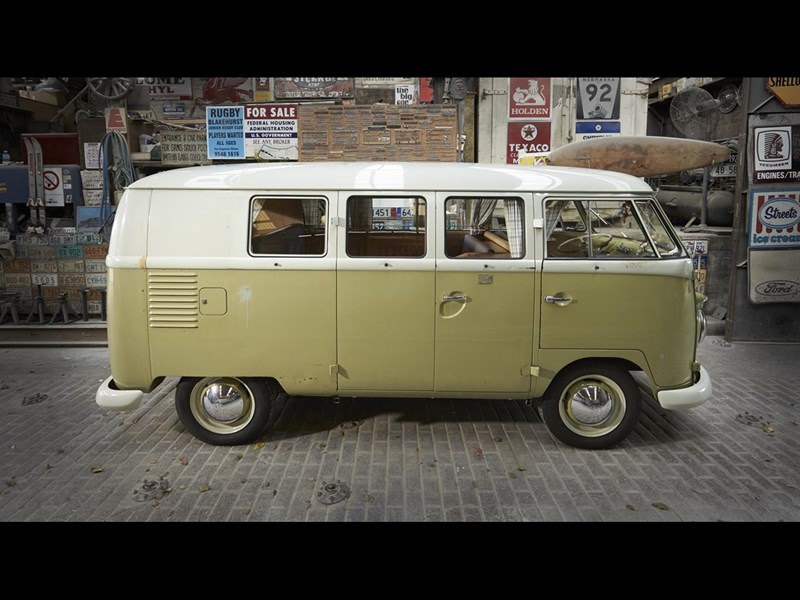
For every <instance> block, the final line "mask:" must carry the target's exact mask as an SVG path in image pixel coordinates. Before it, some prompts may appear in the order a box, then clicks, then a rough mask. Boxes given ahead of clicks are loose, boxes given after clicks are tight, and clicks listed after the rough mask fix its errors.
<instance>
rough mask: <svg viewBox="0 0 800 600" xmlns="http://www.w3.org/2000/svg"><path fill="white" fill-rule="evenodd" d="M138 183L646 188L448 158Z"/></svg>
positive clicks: (611, 177)
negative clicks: (462, 161) (461, 161)
mask: <svg viewBox="0 0 800 600" xmlns="http://www.w3.org/2000/svg"><path fill="white" fill-rule="evenodd" d="M129 187H130V188H144V189H187V188H188V189H224V190H232V189H237V190H387V191H389V190H390V191H402V190H417V191H424V190H434V191H435V190H448V191H465V192H467V191H470V192H479V191H511V190H518V191H540V190H541V191H544V190H548V191H555V190H558V191H565V192H587V191H590V192H650V191H652V190H651V188H650V186H648V185H647V184H646V183H645V182H644V180H642V179H640V178H638V177H633V176H631V175H626V174H624V173H616V172H612V171H600V170H597V169H583V168H573V167H549V166H536V167H534V166H527V165H522V166H520V165H496V164H483V163H448V162H342V161H330V162H299V163H268V164H267V163H249V164H243V163H237V164H228V165H224V164H223V165H211V166H206V167H188V168H181V169H173V170H169V171H161V172H160V173H156V174H154V175H150V176H148V177H144V178H142V179H140V180H138V181H135V182H134V183H132V184H131V185H130V186H129Z"/></svg>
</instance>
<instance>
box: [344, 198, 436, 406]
mask: <svg viewBox="0 0 800 600" xmlns="http://www.w3.org/2000/svg"><path fill="white" fill-rule="evenodd" d="M432 204H433V194H430V193H409V192H402V193H395V194H393V193H386V192H381V193H366V192H365V193H354V194H351V195H347V196H346V195H344V194H340V203H339V206H340V207H341V209H340V210H341V212H340V217H341V218H342V219H343V220H344V222H345V235H340V236H339V250H338V261H337V262H338V265H337V274H336V282H337V283H336V299H337V306H336V323H337V354H338V385H339V389H340V390H342V391H347V390H353V391H356V390H358V391H360V392H362V393H363V392H369V391H375V392H381V391H394V392H397V391H409V392H412V391H430V390H432V389H433V335H434V322H433V314H432V311H431V305H432V304H433V297H434V284H435V279H434V278H435V273H434V265H435V262H434V258H433V254H434V246H433V237H434V236H433V232H432V231H428V229H429V227H428V222H429V219H432V216H431V215H432V213H433V207H432Z"/></svg>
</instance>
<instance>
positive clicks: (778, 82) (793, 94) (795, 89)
mask: <svg viewBox="0 0 800 600" xmlns="http://www.w3.org/2000/svg"><path fill="white" fill-rule="evenodd" d="M767 89H768V90H769V91H770V92H772V93H773V94H774V95H775V97H776V98H777V99H778V100H780V101H781V103H782V104H783V105H785V106H800V77H767Z"/></svg>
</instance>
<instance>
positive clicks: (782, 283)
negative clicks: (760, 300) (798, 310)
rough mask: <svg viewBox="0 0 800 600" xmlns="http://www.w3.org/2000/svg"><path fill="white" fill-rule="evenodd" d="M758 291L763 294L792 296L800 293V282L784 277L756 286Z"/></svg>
mask: <svg viewBox="0 0 800 600" xmlns="http://www.w3.org/2000/svg"><path fill="white" fill-rule="evenodd" d="M756 292H757V293H759V294H761V295H762V296H771V297H774V296H791V295H794V294H797V293H800V283H797V282H796V281H786V280H784V279H775V280H773V281H765V282H764V283H760V284H759V285H758V286H756Z"/></svg>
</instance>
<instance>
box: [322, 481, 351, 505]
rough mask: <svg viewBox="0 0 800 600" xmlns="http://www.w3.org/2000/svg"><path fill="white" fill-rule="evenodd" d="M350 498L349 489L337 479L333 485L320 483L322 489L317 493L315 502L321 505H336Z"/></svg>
mask: <svg viewBox="0 0 800 600" xmlns="http://www.w3.org/2000/svg"><path fill="white" fill-rule="evenodd" d="M349 497H350V488H349V487H347V484H345V483H342V482H341V481H339V480H338V479H337V480H336V481H334V482H333V483H325V482H324V481H323V482H322V488H320V491H318V492H317V500H319V502H320V503H321V504H336V503H337V502H341V501H342V500H347V499H348V498H349Z"/></svg>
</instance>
